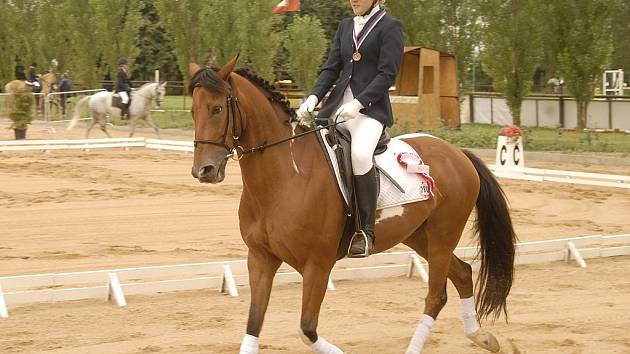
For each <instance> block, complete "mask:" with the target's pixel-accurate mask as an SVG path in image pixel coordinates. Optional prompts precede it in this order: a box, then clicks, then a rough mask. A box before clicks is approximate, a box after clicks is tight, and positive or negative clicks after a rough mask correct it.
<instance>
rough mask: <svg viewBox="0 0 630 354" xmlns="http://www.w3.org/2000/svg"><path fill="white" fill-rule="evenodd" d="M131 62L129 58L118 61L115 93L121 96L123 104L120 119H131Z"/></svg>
mask: <svg viewBox="0 0 630 354" xmlns="http://www.w3.org/2000/svg"><path fill="white" fill-rule="evenodd" d="M128 72H129V61H127V58H120V59H118V73H117V75H116V87H115V88H114V91H115V92H116V93H118V96H120V100H121V102H122V107H121V112H120V119H122V120H126V119H129V105H130V104H131V88H132V85H131V81H129V76H128Z"/></svg>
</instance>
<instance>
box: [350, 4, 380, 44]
mask: <svg viewBox="0 0 630 354" xmlns="http://www.w3.org/2000/svg"><path fill="white" fill-rule="evenodd" d="M384 16H385V10H384V9H380V10H378V11H376V13H375V14H374V15H372V17H370V19H369V20H368V22H367V23H366V24H365V26H363V29H362V30H361V32H359V35H358V36H357V34H356V32H355V31H354V24H353V26H352V40H354V48H355V52H358V51H359V47H360V46H361V44H363V41H365V39H366V38H367V36H368V34H370V32H372V30H373V29H374V26H376V24H377V23H378V21H380V20H381V19H382V18H383V17H384Z"/></svg>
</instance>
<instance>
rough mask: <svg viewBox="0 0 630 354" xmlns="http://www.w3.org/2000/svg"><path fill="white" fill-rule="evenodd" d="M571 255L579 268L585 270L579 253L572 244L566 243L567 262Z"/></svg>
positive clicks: (584, 264) (584, 263)
mask: <svg viewBox="0 0 630 354" xmlns="http://www.w3.org/2000/svg"><path fill="white" fill-rule="evenodd" d="M571 255H573V257H574V258H575V261H576V262H577V263H578V264H579V265H580V267H582V268H586V262H585V261H584V258H582V255H581V254H580V251H578V249H577V247H575V244H574V243H573V242H571V241H569V242H567V262H568V261H570V260H571Z"/></svg>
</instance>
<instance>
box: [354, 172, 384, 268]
mask: <svg viewBox="0 0 630 354" xmlns="http://www.w3.org/2000/svg"><path fill="white" fill-rule="evenodd" d="M376 183H377V179H376V168H374V167H372V169H370V170H369V171H368V172H367V173H366V174H364V175H361V176H356V175H355V176H354V193H355V194H356V197H357V204H358V209H359V220H360V225H359V226H360V227H357V229H358V230H359V231H357V232H356V233H355V234H354V236H352V240H351V241H350V247H349V248H348V257H349V258H362V257H367V256H369V255H370V254H372V251H373V250H374V241H375V239H374V217H375V214H376V199H377V197H378V195H377V193H378V190H377V186H376Z"/></svg>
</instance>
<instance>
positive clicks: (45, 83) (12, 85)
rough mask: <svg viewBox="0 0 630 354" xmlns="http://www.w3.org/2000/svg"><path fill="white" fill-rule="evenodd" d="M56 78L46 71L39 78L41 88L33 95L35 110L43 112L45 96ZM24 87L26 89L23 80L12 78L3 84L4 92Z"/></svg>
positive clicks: (11, 91)
mask: <svg viewBox="0 0 630 354" xmlns="http://www.w3.org/2000/svg"><path fill="white" fill-rule="evenodd" d="M56 80H57V79H56V76H55V74H53V73H46V74H44V75H42V76H41V77H40V78H39V82H40V85H41V86H42V90H41V91H40V94H37V95H35V107H36V109H37V112H43V110H44V101H45V97H46V95H48V94H49V93H50V92H51V91H52V86H53V84H55V82H56ZM24 89H26V83H25V81H24V80H13V81H10V82H9V83H8V84H6V85H4V92H6V93H13V92H18V91H21V90H24Z"/></svg>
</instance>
